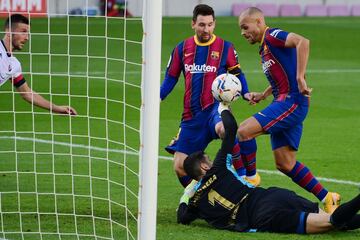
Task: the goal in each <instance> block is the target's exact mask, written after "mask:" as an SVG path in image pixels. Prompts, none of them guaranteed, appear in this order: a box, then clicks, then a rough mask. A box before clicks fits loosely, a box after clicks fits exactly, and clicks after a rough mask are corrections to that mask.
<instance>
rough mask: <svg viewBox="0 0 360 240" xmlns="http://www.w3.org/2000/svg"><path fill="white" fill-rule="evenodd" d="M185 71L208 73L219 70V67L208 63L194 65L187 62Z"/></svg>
mask: <svg viewBox="0 0 360 240" xmlns="http://www.w3.org/2000/svg"><path fill="white" fill-rule="evenodd" d="M185 72H190V73H191V74H193V73H207V72H217V68H216V67H214V66H209V65H206V64H203V65H195V63H193V64H192V65H189V64H185Z"/></svg>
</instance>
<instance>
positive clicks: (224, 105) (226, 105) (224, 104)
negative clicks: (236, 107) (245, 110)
mask: <svg viewBox="0 0 360 240" xmlns="http://www.w3.org/2000/svg"><path fill="white" fill-rule="evenodd" d="M224 110H229V111H230V103H227V102H220V103H219V107H218V113H219V114H220V115H221V112H222V111H224Z"/></svg>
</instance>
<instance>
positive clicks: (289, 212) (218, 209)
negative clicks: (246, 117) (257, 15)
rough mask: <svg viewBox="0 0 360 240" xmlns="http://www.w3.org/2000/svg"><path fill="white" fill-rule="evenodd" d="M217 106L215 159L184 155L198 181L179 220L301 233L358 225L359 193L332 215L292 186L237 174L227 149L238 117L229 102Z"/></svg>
mask: <svg viewBox="0 0 360 240" xmlns="http://www.w3.org/2000/svg"><path fill="white" fill-rule="evenodd" d="M219 112H220V113H221V118H222V121H223V124H224V127H225V137H224V139H223V141H222V145H221V149H220V150H219V151H218V153H217V155H216V158H215V160H214V162H213V164H212V163H211V162H210V160H209V157H208V156H207V155H206V154H204V153H203V152H196V153H193V154H191V155H189V156H188V157H187V158H186V159H185V161H184V170H185V172H186V173H187V174H188V175H189V176H190V177H192V178H193V179H195V180H197V181H198V183H197V184H196V185H195V186H192V187H191V186H190V185H189V186H188V187H187V188H186V189H185V194H184V195H183V197H182V198H181V201H180V205H179V208H178V212H177V218H178V222H179V223H181V224H190V223H191V222H192V221H193V220H195V219H196V218H200V219H204V220H205V221H207V222H208V223H209V224H210V225H212V226H213V227H215V228H219V229H227V230H232V231H240V232H249V231H259V232H279V233H299V234H304V233H321V232H326V231H329V230H332V229H340V230H352V229H356V228H359V227H360V214H357V212H358V211H359V210H360V194H359V195H358V196H357V197H355V198H354V199H352V200H351V201H349V202H347V203H345V204H342V205H340V206H339V207H338V208H337V209H336V210H335V211H334V212H333V213H332V214H331V215H330V214H328V213H325V212H324V211H323V210H321V209H319V207H318V204H317V203H314V202H311V201H309V200H307V199H305V198H303V197H301V196H298V195H296V194H295V193H294V192H292V191H289V190H287V189H282V188H276V187H271V188H268V189H264V188H255V187H254V186H253V185H251V184H249V183H247V182H246V181H244V179H243V178H239V177H237V174H236V173H235V172H234V170H232V168H231V154H230V153H231V150H232V146H233V142H234V139H235V134H236V130H237V123H236V121H235V119H234V117H233V115H232V114H231V112H230V111H229V109H228V107H227V106H225V105H223V104H220V107H219Z"/></svg>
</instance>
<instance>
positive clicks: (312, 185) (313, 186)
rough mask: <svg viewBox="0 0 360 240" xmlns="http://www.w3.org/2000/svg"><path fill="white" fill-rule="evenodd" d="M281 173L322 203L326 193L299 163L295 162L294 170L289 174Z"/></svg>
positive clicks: (309, 172)
mask: <svg viewBox="0 0 360 240" xmlns="http://www.w3.org/2000/svg"><path fill="white" fill-rule="evenodd" d="M283 173H285V174H286V175H287V176H288V177H290V178H291V179H292V180H293V181H294V182H295V183H296V184H298V185H299V186H300V187H302V188H304V189H306V190H307V191H309V192H311V193H312V194H314V195H315V196H316V197H317V198H318V199H319V200H320V201H322V200H323V199H324V198H325V196H326V194H327V193H328V191H327V190H326V189H325V188H324V187H323V186H322V185H321V183H320V182H319V181H318V180H317V179H316V178H315V177H314V175H313V174H312V173H311V171H310V170H309V169H308V168H307V167H306V166H305V165H304V164H302V163H301V162H299V161H296V164H295V166H294V168H293V169H292V170H291V171H290V172H283Z"/></svg>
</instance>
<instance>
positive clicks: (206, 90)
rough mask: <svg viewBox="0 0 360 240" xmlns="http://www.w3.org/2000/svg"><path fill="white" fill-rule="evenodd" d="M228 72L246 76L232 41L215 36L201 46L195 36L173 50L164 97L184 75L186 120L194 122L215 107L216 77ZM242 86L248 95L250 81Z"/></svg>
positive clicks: (161, 95)
mask: <svg viewBox="0 0 360 240" xmlns="http://www.w3.org/2000/svg"><path fill="white" fill-rule="evenodd" d="M228 71H229V72H230V73H232V74H235V75H242V73H241V70H240V65H239V63H238V60H237V53H236V51H235V49H234V47H233V45H232V44H231V43H230V42H227V41H224V40H223V39H221V38H219V37H217V36H215V35H213V36H212V39H211V40H210V41H208V42H207V43H200V42H199V41H198V40H197V39H196V36H192V37H190V38H188V39H186V40H184V41H183V42H181V43H179V44H178V45H177V46H176V47H175V49H174V50H173V52H172V54H171V57H170V60H169V63H168V66H167V69H166V75H165V80H164V82H163V84H162V86H161V91H160V97H161V99H164V98H165V97H166V96H167V95H168V94H169V93H170V92H171V90H172V89H173V87H174V86H175V84H176V83H177V81H178V78H179V76H180V74H181V73H183V75H184V79H185V94H184V111H183V114H182V120H190V119H192V118H193V117H194V116H195V115H196V114H197V113H199V112H200V111H202V110H204V109H206V108H208V107H210V106H212V105H213V104H214V102H215V99H214V98H213V96H212V94H211V85H212V82H213V81H214V79H215V78H216V76H218V75H220V74H222V73H226V72H228ZM238 77H239V76H238ZM240 80H241V79H240ZM242 84H243V89H244V90H243V91H242V94H245V93H246V92H247V91H248V89H247V86H246V82H245V83H243V82H242Z"/></svg>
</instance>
